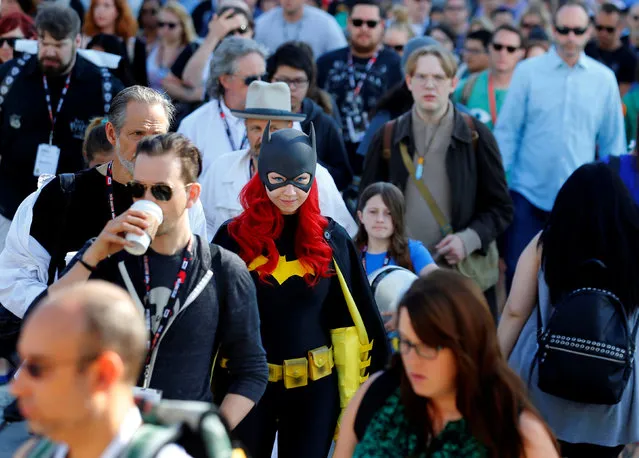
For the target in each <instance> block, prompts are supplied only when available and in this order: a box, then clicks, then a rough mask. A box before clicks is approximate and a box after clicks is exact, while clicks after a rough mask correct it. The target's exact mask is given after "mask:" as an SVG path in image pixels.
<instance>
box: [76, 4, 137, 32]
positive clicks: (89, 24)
mask: <svg viewBox="0 0 639 458" xmlns="http://www.w3.org/2000/svg"><path fill="white" fill-rule="evenodd" d="M96 3H97V0H91V6H89V10H88V11H87V13H86V14H85V15H84V27H83V28H82V31H83V32H84V34H85V35H87V36H89V37H92V36H94V35H97V34H98V33H100V29H99V28H98V26H97V25H96V24H95V19H93V11H94V10H95V4H96ZM113 4H114V5H115V8H116V9H117V10H118V17H117V19H116V20H115V35H117V36H118V37H120V38H122V39H123V40H128V39H129V38H131V37H134V36H135V35H136V34H137V33H138V23H137V21H136V20H135V18H134V17H133V13H132V12H131V7H129V3H128V2H127V1H126V0H113Z"/></svg>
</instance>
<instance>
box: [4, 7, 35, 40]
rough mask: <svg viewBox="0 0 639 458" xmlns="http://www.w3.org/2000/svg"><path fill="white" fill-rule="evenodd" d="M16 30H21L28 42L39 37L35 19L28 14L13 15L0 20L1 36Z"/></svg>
mask: <svg viewBox="0 0 639 458" xmlns="http://www.w3.org/2000/svg"><path fill="white" fill-rule="evenodd" d="M15 29H20V31H21V32H22V35H24V38H25V39H27V40H32V39H34V38H37V37H38V33H37V32H36V28H35V24H34V22H33V19H31V17H30V16H27V15H26V14H24V13H11V14H7V15H6V16H2V18H0V35H4V34H5V33H9V32H11V31H12V30H15Z"/></svg>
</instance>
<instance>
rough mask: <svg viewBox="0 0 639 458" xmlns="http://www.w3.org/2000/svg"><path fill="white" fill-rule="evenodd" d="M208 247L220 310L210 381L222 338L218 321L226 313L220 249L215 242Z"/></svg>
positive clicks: (224, 278) (224, 280)
mask: <svg viewBox="0 0 639 458" xmlns="http://www.w3.org/2000/svg"><path fill="white" fill-rule="evenodd" d="M209 248H210V250H211V269H212V270H213V280H214V281H215V290H216V293H217V303H218V304H219V307H220V310H219V313H218V319H217V323H218V327H217V332H216V334H215V343H214V345H213V350H214V351H215V354H214V355H213V362H212V364H211V382H212V381H213V372H214V371H215V366H216V364H217V359H218V357H219V353H220V345H221V341H222V338H221V336H220V323H222V317H223V316H224V315H225V314H226V308H227V303H226V273H225V272H224V269H223V268H222V250H221V248H220V246H219V245H217V244H215V243H211V244H209Z"/></svg>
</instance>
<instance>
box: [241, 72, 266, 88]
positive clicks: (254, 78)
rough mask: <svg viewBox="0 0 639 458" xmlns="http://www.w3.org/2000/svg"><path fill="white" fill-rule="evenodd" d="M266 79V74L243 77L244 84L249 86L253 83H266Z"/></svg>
mask: <svg viewBox="0 0 639 458" xmlns="http://www.w3.org/2000/svg"><path fill="white" fill-rule="evenodd" d="M267 78H268V74H267V73H263V74H261V75H249V76H245V77H244V84H246V85H247V86H250V85H251V83H252V82H253V81H266V79H267Z"/></svg>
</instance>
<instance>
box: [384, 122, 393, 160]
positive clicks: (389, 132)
mask: <svg viewBox="0 0 639 458" xmlns="http://www.w3.org/2000/svg"><path fill="white" fill-rule="evenodd" d="M395 121H396V120H395V119H393V120H391V121H388V122H387V123H386V124H384V133H383V139H382V145H383V149H382V157H383V158H384V159H386V160H387V161H388V160H389V159H390V157H391V142H392V140H393V129H394V128H395Z"/></svg>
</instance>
